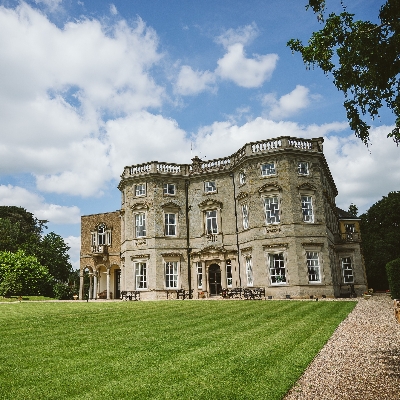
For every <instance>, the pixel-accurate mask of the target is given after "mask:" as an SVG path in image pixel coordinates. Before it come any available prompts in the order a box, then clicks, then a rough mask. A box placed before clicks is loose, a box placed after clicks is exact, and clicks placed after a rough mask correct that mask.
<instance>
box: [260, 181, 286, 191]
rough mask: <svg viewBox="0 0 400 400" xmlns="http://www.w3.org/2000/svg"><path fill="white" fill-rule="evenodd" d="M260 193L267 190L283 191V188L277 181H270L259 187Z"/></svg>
mask: <svg viewBox="0 0 400 400" xmlns="http://www.w3.org/2000/svg"><path fill="white" fill-rule="evenodd" d="M258 191H259V192H260V193H266V192H281V191H282V188H281V187H280V186H279V185H278V184H277V183H275V182H268V183H266V184H265V185H263V186H261V187H260V189H258Z"/></svg>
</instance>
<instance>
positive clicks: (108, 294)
mask: <svg viewBox="0 0 400 400" xmlns="http://www.w3.org/2000/svg"><path fill="white" fill-rule="evenodd" d="M110 275H111V269H110V268H107V300H110Z"/></svg>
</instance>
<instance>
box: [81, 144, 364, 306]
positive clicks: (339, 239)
mask: <svg viewBox="0 0 400 400" xmlns="http://www.w3.org/2000/svg"><path fill="white" fill-rule="evenodd" d="M119 189H120V191H121V194H122V204H121V210H120V211H119V212H114V213H109V214H107V213H106V214H97V215H92V216H85V217H82V256H81V272H82V274H81V275H82V276H83V271H84V270H85V269H86V270H88V271H89V275H90V274H92V275H90V276H92V277H93V278H91V279H92V280H93V283H92V286H90V293H91V294H90V297H94V298H95V297H96V296H98V294H99V293H100V292H102V291H103V290H105V293H106V298H112V297H113V296H114V297H118V296H117V295H118V293H119V291H120V290H126V291H140V292H141V298H142V299H165V298H167V297H168V296H169V294H170V293H171V292H173V291H176V290H177V289H181V288H184V289H187V290H193V291H194V298H199V297H210V296H216V295H220V294H221V291H222V289H223V288H236V287H242V288H254V287H263V288H265V290H266V295H270V296H273V297H274V298H285V297H286V296H288V295H290V296H291V297H293V298H305V297H309V296H310V295H314V296H323V295H325V296H327V297H334V296H336V297H337V296H340V295H343V294H344V293H348V292H349V290H350V288H352V289H354V290H355V291H356V293H357V294H361V293H363V292H364V291H365V290H366V287H367V286H366V275H365V269H364V264H363V259H362V255H361V251H360V235H359V220H358V219H357V218H354V217H352V216H351V215H349V214H348V213H346V212H344V211H343V210H340V209H338V208H337V207H336V204H335V197H336V196H337V189H336V186H335V183H334V180H333V178H332V175H331V173H330V171H329V167H328V165H327V162H326V160H325V157H324V154H323V139H322V138H316V139H298V138H291V137H280V138H277V139H270V140H264V141H260V142H253V143H248V144H246V145H245V146H243V147H242V148H241V149H240V150H238V151H237V152H236V153H234V154H233V155H231V156H229V157H225V158H220V159H215V160H210V161H202V160H201V159H199V158H198V157H195V158H194V159H193V160H192V164H172V163H165V162H158V161H151V162H148V163H144V164H138V165H133V166H129V167H125V169H124V171H123V174H122V175H121V181H120V184H119ZM102 229H103V230H104V229H105V231H106V232H110V234H109V236H107V233H106V234H105V236H104V235H103V236H101V237H102V239H101V240H102V241H101V243H100V241H99V237H100V236H99V235H100V233H99V232H100V230H102ZM118 229H120V231H119V232H118V233H117V232H116V231H117V230H118ZM101 232H103V231H101ZM108 238H109V239H108ZM103 243H104V244H103ZM96 246H103V247H102V248H101V249H99V248H98V247H96ZM100 250H101V251H100ZM81 282H82V286H83V278H81ZM111 292H112V293H113V294H111ZM82 297H83V292H82V291H81V298H82Z"/></svg>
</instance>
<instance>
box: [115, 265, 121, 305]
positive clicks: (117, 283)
mask: <svg viewBox="0 0 400 400" xmlns="http://www.w3.org/2000/svg"><path fill="white" fill-rule="evenodd" d="M114 278H115V279H114V282H115V296H114V299H119V298H120V296H121V270H120V269H116V270H115V276H114Z"/></svg>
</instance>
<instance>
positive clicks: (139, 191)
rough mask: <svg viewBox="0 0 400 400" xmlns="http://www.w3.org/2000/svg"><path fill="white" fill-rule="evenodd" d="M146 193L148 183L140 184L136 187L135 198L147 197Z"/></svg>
mask: <svg viewBox="0 0 400 400" xmlns="http://www.w3.org/2000/svg"><path fill="white" fill-rule="evenodd" d="M146 193H147V188H146V183H138V184H136V185H135V197H144V196H146Z"/></svg>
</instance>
